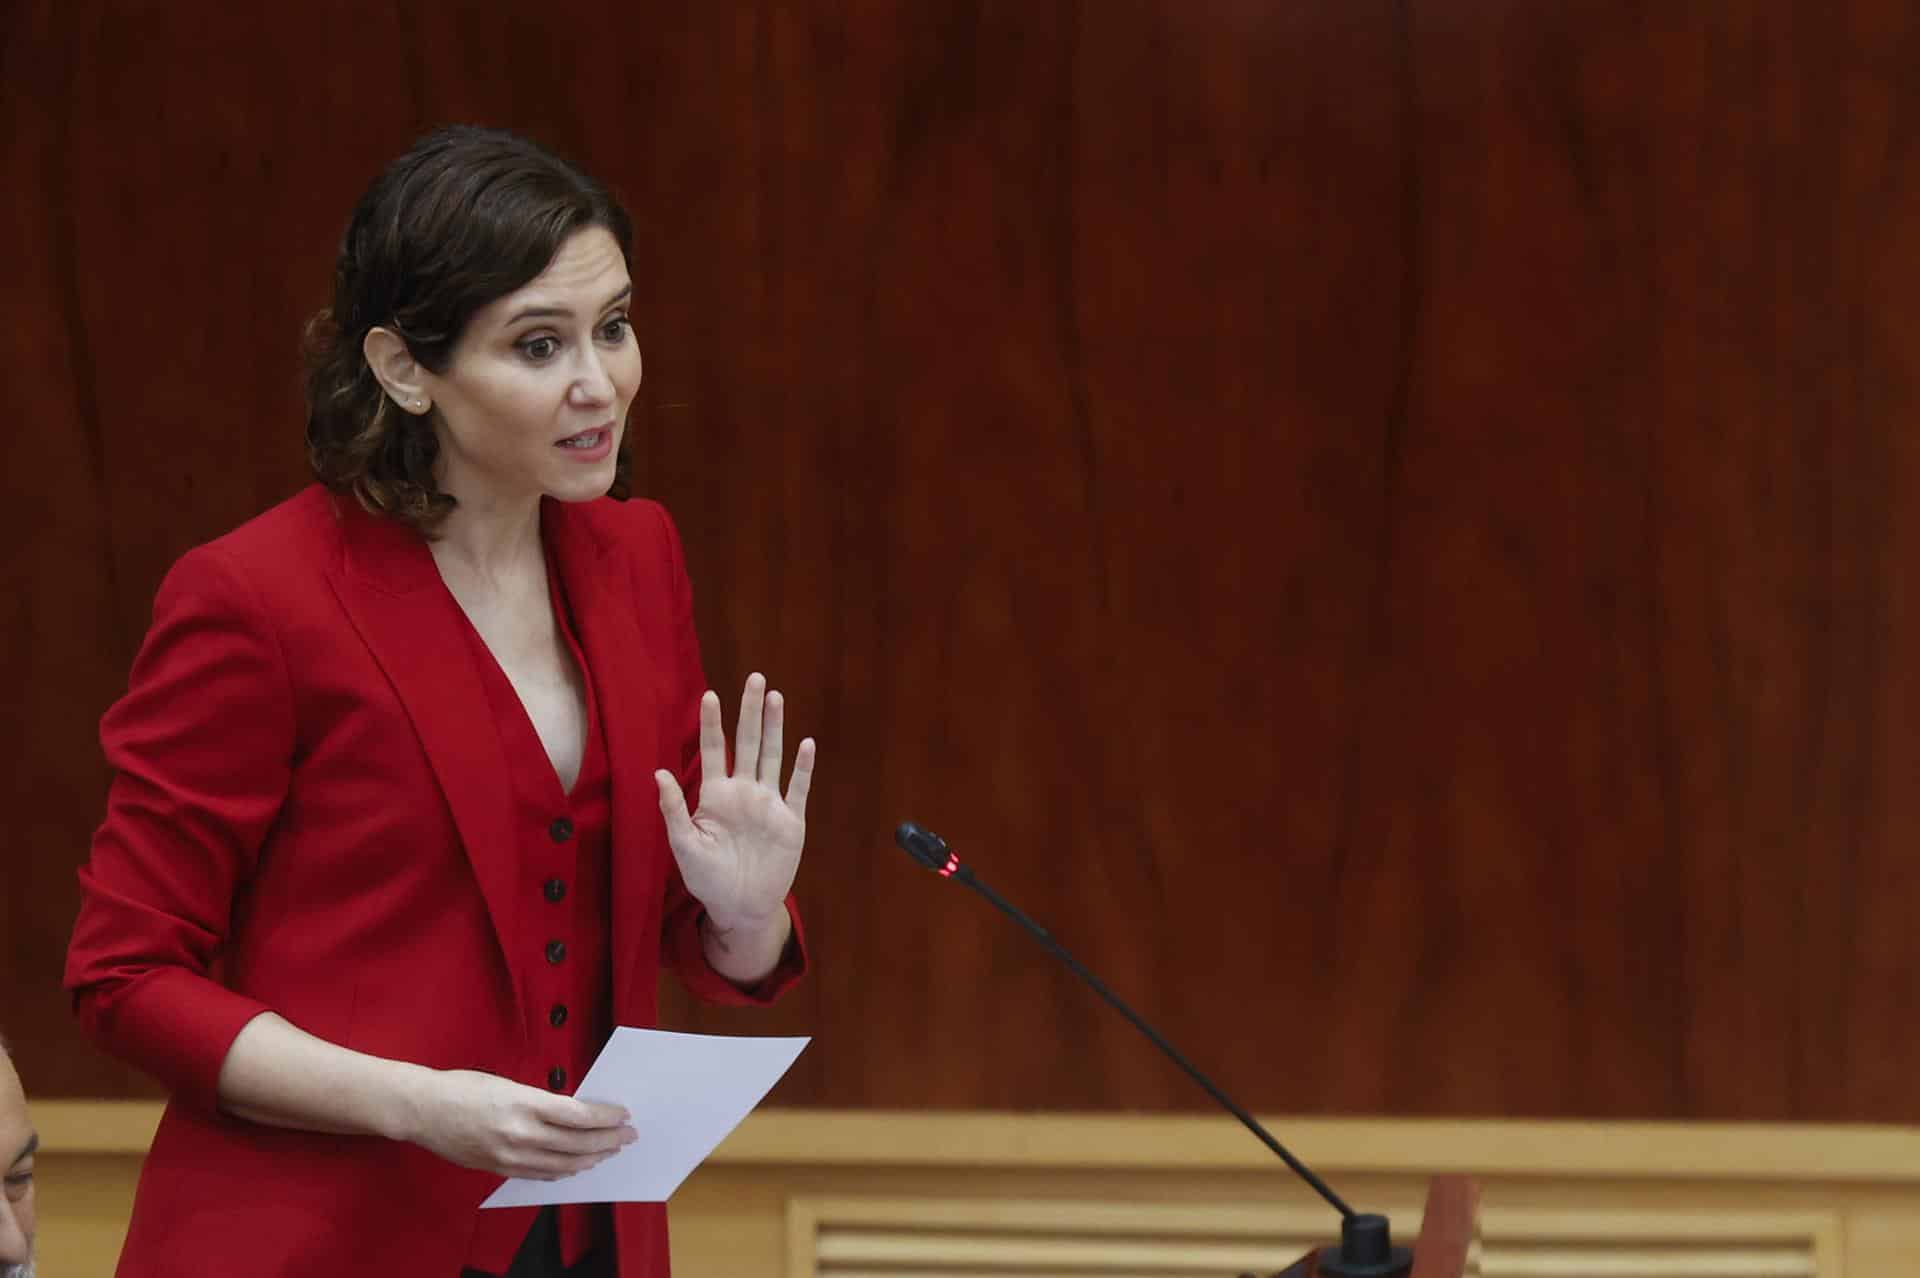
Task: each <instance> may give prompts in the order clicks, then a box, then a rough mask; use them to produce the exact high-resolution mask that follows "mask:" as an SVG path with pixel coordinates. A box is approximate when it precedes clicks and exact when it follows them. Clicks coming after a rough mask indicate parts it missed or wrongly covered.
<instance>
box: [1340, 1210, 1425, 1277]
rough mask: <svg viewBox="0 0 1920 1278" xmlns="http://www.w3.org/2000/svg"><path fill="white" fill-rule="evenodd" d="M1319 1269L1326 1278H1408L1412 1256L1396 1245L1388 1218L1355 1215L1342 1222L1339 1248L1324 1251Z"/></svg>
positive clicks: (1370, 1214) (1406, 1250)
mask: <svg viewBox="0 0 1920 1278" xmlns="http://www.w3.org/2000/svg"><path fill="white" fill-rule="evenodd" d="M1316 1269H1317V1271H1318V1273H1320V1274H1322V1275H1325V1278H1406V1275H1407V1274H1409V1273H1411V1272H1412V1271H1413V1253H1412V1252H1411V1251H1409V1250H1408V1249H1407V1248H1405V1247H1396V1246H1394V1245H1393V1237H1392V1233H1391V1231H1390V1228H1389V1226H1388V1224H1387V1218H1386V1217H1385V1216H1380V1215H1375V1214H1373V1213H1371V1212H1366V1213H1356V1214H1354V1215H1351V1216H1348V1217H1347V1218H1346V1219H1344V1220H1342V1221H1341V1222H1340V1245H1339V1246H1338V1247H1329V1248H1327V1249H1326V1250H1325V1251H1322V1252H1321V1253H1320V1263H1319V1264H1318V1265H1317V1266H1316Z"/></svg>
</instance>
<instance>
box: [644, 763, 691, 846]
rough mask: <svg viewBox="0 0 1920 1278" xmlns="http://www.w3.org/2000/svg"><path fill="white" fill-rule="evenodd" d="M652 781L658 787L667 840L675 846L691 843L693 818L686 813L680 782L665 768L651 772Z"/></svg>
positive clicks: (685, 800)
mask: <svg viewBox="0 0 1920 1278" xmlns="http://www.w3.org/2000/svg"><path fill="white" fill-rule="evenodd" d="M653 783H654V784H655V785H656V786H658V787H659V788H660V815H661V816H662V817H665V818H666V822H667V842H668V843H669V844H671V845H672V846H674V847H676V848H683V847H687V846H689V845H691V844H692V843H693V841H694V839H695V833H694V829H693V818H692V817H691V816H689V815H688V814H687V796H686V795H685V794H684V793H682V792H681V790H680V783H679V782H678V781H677V780H675V779H674V776H673V773H671V772H669V771H667V770H666V769H665V768H661V769H660V770H659V771H657V772H655V773H654V774H653Z"/></svg>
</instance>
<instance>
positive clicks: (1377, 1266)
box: [893, 821, 1413, 1278]
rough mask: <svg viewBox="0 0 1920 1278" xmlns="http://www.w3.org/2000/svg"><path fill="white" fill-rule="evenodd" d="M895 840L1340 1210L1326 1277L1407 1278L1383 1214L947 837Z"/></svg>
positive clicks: (915, 832)
mask: <svg viewBox="0 0 1920 1278" xmlns="http://www.w3.org/2000/svg"><path fill="white" fill-rule="evenodd" d="M893 837H894V841H895V842H896V843H898V844H899V845H900V846H901V848H902V849H904V850H905V851H906V853H907V855H908V856H910V857H912V858H913V859H914V860H915V861H918V862H919V863H920V864H921V865H923V866H925V867H926V868H927V869H929V870H932V871H933V872H934V873H935V874H937V875H939V876H940V877H941V878H943V879H952V880H954V881H955V882H958V883H963V884H965V885H966V886H967V887H969V888H972V889H973V890H974V891H975V892H977V893H979V894H980V895H981V896H982V897H984V898H986V900H987V902H988V904H990V905H992V906H993V907H994V908H995V909H997V910H999V911H1000V912H1001V913H1002V914H1005V915H1006V916H1007V917H1008V918H1010V919H1012V920H1013V921H1014V922H1015V923H1018V924H1019V925H1020V926H1021V928H1023V929H1024V930H1025V931H1026V932H1027V933H1028V934H1029V935H1030V936H1032V937H1033V938H1034V939H1035V940H1036V941H1038V942H1039V943H1040V944H1041V945H1042V946H1043V947H1044V948H1045V949H1046V950H1047V952H1048V953H1050V954H1052V955H1053V956H1054V957H1055V958H1057V959H1059V960H1060V961H1061V962H1062V963H1064V964H1066V965H1067V967H1068V969H1070V970H1071V971H1072V972H1073V974H1074V975H1075V976H1078V977H1079V978H1080V979H1081V980H1083V981H1085V982H1086V983H1087V984H1088V985H1089V986H1091V987H1092V989H1093V992H1094V993H1095V994H1098V995H1099V996H1100V997H1101V998H1102V999H1103V1000H1105V1002H1106V1003H1107V1005H1108V1006H1109V1007H1111V1008H1113V1010H1114V1011H1116V1012H1118V1013H1120V1015H1122V1016H1124V1017H1126V1018H1127V1020H1128V1022H1129V1023H1131V1024H1132V1025H1133V1027H1134V1028H1135V1029H1137V1030H1139V1031H1140V1032H1141V1033H1142V1034H1144V1035H1146V1037H1147V1040H1148V1041H1149V1042H1151V1043H1152V1044H1153V1045H1154V1046H1155V1047H1157V1048H1159V1049H1160V1050H1161V1052H1163V1053H1164V1054H1165V1055H1166V1056H1167V1058H1168V1059H1169V1060H1171V1061H1172V1062H1173V1063H1174V1064H1175V1065H1178V1066H1179V1067H1180V1068H1181V1069H1182V1070H1184V1071H1185V1072H1186V1074H1187V1076H1188V1077H1189V1078H1191V1079H1193V1081H1194V1082H1196V1083H1198V1084H1200V1086H1201V1087H1202V1088H1203V1089H1205V1091H1206V1093H1207V1095H1209V1096H1211V1097H1213V1099H1214V1100H1215V1101H1217V1102H1218V1103H1219V1104H1220V1105H1221V1107H1222V1108H1224V1109H1225V1110H1226V1111H1227V1112H1228V1113H1229V1114H1232V1115H1233V1116H1234V1117H1235V1118H1237V1119H1239V1120H1240V1124H1241V1126H1243V1127H1245V1128H1246V1129H1247V1130H1248V1131H1250V1132H1252V1133H1253V1134H1254V1136H1255V1137H1257V1138H1258V1139H1259V1141H1260V1143H1261V1144H1263V1145H1265V1146H1266V1147H1267V1148H1268V1149H1270V1150H1272V1151H1273V1152H1274V1153H1275V1154H1278V1155H1279V1156H1280V1160H1281V1161H1282V1162H1284V1163H1285V1164H1286V1165H1287V1166H1288V1167H1289V1168H1290V1169H1291V1170H1292V1171H1293V1173H1294V1175H1296V1176H1298V1177H1299V1178H1300V1179H1301V1180H1303V1181H1305V1182H1306V1183H1307V1185H1308V1186H1309V1187H1310V1188H1311V1189H1312V1190H1313V1191H1314V1192H1315V1193H1316V1194H1318V1195H1320V1197H1321V1198H1323V1199H1325V1200H1326V1201H1327V1203H1328V1204H1330V1205H1331V1206H1332V1207H1333V1209H1334V1210H1335V1211H1337V1212H1339V1213H1340V1245H1339V1246H1338V1247H1328V1248H1326V1249H1325V1250H1324V1251H1322V1252H1321V1253H1320V1255H1319V1257H1318V1262H1319V1263H1318V1271H1319V1273H1321V1274H1324V1275H1327V1278H1405V1275H1407V1274H1408V1273H1409V1272H1410V1271H1411V1270H1412V1268H1413V1253H1412V1252H1411V1251H1410V1250H1408V1249H1407V1248H1405V1247H1396V1246H1394V1245H1393V1240H1392V1230H1391V1228H1390V1226H1389V1224H1388V1222H1387V1218H1386V1217H1385V1216H1384V1215H1380V1214H1378V1213H1373V1212H1356V1211H1355V1210H1354V1209H1353V1208H1352V1207H1349V1206H1348V1205H1347V1204H1346V1202H1345V1201H1344V1200H1342V1199H1341V1197H1340V1196H1339V1195H1338V1194H1336V1193H1334V1192H1333V1190H1332V1188H1331V1187H1330V1186H1328V1184H1327V1183H1326V1182H1325V1181H1324V1180H1322V1179H1320V1177H1319V1176H1318V1175H1316V1174H1315V1173H1314V1171H1313V1169H1312V1168H1310V1167H1308V1166H1307V1165H1306V1164H1305V1163H1303V1162H1301V1161H1300V1160H1299V1159H1298V1158H1296V1157H1294V1156H1293V1154H1292V1153H1291V1152H1289V1151H1288V1149H1287V1147H1286V1146H1284V1145H1282V1144H1281V1143H1280V1142H1279V1141H1277V1140H1275V1139H1274V1138H1273V1134H1272V1133H1271V1132H1269V1131H1268V1130H1267V1129H1266V1128H1265V1127H1262V1126H1261V1125H1260V1123H1259V1121H1258V1120H1257V1119H1255V1118H1254V1117H1253V1115H1252V1114H1249V1113H1248V1112H1247V1111H1246V1110H1245V1109H1243V1108H1241V1106H1240V1105H1239V1104H1238V1103H1236V1102H1235V1101H1234V1099H1233V1098H1232V1097H1230V1096H1228V1095H1227V1094H1226V1093H1225V1092H1223V1091H1221V1090H1220V1088H1219V1087H1218V1086H1217V1085H1216V1084H1215V1083H1214V1081H1213V1080H1212V1079H1210V1078H1208V1077H1207V1076H1206V1075H1205V1074H1203V1073H1201V1071H1200V1069H1199V1067H1198V1066H1196V1065H1194V1064H1193V1062H1191V1061H1189V1060H1188V1059H1187V1058H1186V1057H1185V1056H1184V1055H1182V1054H1181V1052H1180V1050H1179V1049H1178V1048H1176V1047H1174V1045H1173V1044H1172V1043H1169V1042H1168V1041H1167V1040H1166V1039H1165V1038H1164V1037H1162V1036H1161V1034H1160V1032H1159V1031H1158V1030H1156V1029H1154V1028H1153V1026H1151V1025H1149V1024H1147V1022H1146V1021H1145V1020H1144V1019H1142V1018H1141V1016H1140V1014H1139V1013H1138V1012H1135V1011H1134V1010H1133V1009H1132V1008H1131V1007H1128V1006H1127V1005H1126V1003H1124V1002H1123V1001H1121V999H1120V996H1119V995H1117V994H1115V993H1114V992H1113V991H1112V990H1110V989H1108V988H1107V985H1106V983H1105V982H1104V981H1102V980H1101V979H1100V978H1099V977H1097V976H1095V975H1094V974H1093V973H1092V972H1090V971H1088V970H1087V969H1086V967H1085V966H1084V965H1082V964H1081V962H1080V960H1078V959H1076V958H1074V957H1073V955H1071V954H1069V953H1068V952H1067V951H1066V948H1065V947H1064V946H1062V945H1061V944H1060V943H1059V942H1058V941H1056V940H1054V939H1053V935H1052V933H1050V932H1048V931H1047V930H1046V929H1045V928H1043V927H1041V926H1040V925H1039V924H1038V923H1035V922H1034V921H1033V920H1032V919H1030V918H1028V917H1027V916H1026V915H1025V914H1024V913H1022V912H1021V911H1020V909H1019V908H1018V907H1016V906H1015V905H1014V904H1013V903H1012V902H1010V901H1008V900H1007V899H1006V898H1005V897H1003V896H1001V895H1000V894H999V893H998V892H996V891H994V890H993V889H992V888H990V887H988V886H987V884H986V883H985V882H983V881H982V880H981V879H980V878H979V877H978V876H977V875H975V874H974V872H973V871H972V870H971V869H969V868H968V867H967V866H965V865H962V864H961V863H960V858H959V857H958V856H957V855H955V853H954V852H953V849H951V848H950V847H948V846H947V841H946V840H945V839H943V838H941V837H940V836H939V835H937V834H935V833H933V831H931V830H928V829H925V828H923V827H921V826H919V825H916V824H915V823H914V822H912V821H903V822H901V823H900V825H899V827H898V828H897V829H895V830H894V833H893ZM1273 1278H1286V1275H1285V1274H1275V1275H1273Z"/></svg>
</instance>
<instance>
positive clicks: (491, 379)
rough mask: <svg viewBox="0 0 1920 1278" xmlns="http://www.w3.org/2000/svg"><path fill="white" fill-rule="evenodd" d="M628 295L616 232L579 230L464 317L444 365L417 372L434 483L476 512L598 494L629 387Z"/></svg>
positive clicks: (635, 378)
mask: <svg viewBox="0 0 1920 1278" xmlns="http://www.w3.org/2000/svg"><path fill="white" fill-rule="evenodd" d="M632 296H633V282H632V280H631V279H629V278H628V276H627V264H626V261H625V259H624V258H623V257H622V256H621V253H620V244H619V241H617V240H615V239H614V238H613V236H612V235H611V234H610V233H609V232H607V231H605V230H603V229H601V228H599V227H590V228H588V229H586V230H582V231H577V232H575V233H574V234H573V235H572V236H570V237H568V239H567V240H566V242H565V243H563V244H562V245H561V246H560V251H559V252H558V253H556V254H555V255H554V259H553V261H552V262H550V263H548V265H547V269H546V270H545V271H543V272H541V273H540V275H539V276H538V278H536V279H534V280H533V281H532V282H531V283H529V284H527V285H526V286H525V287H524V288H520V289H517V290H515V291H514V292H512V293H509V294H507V295H506V296H505V297H501V298H497V299H495V300H494V301H493V302H491V303H489V304H488V305H486V306H484V307H482V308H481V309H480V310H479V311H478V312H476V313H475V314H474V316H473V318H472V320H471V321H469V322H468V324H467V328H466V331H465V332H464V333H463V334H462V335H461V338H460V341H459V343H458V344H457V345H456V346H455V347H454V352H453V360H452V363H451V364H449V365H448V367H447V370H446V372H444V373H441V374H432V373H425V372H423V373H422V384H423V386H424V388H425V389H426V391H427V392H428V394H429V395H430V396H431V399H432V404H433V419H434V429H435V431H436V433H437V434H438V435H439V438H440V460H439V472H438V475H437V479H438V482H439V484H440V488H441V491H443V492H447V493H451V494H452V495H453V496H454V497H455V498H457V499H458V500H459V501H460V504H461V505H462V506H463V507H467V508H478V509H486V508H493V509H510V508H511V507H513V506H516V505H519V504H522V503H527V502H533V501H537V499H538V498H540V497H541V496H548V497H555V498H558V499H559V500H561V501H589V500H592V499H593V498H595V497H599V496H602V495H603V494H605V493H606V491H607V489H608V487H609V486H610V485H612V483H613V477H614V464H615V453H616V451H617V450H618V449H619V447H620V440H621V437H622V435H623V434H624V432H625V430H626V423H627V409H628V407H629V406H630V405H631V404H632V403H633V397H634V395H635V394H636V393H637V392H638V391H639V389H640V346H639V342H638V341H637V340H636V339H635V337H634V334H633V328H632V325H631V324H629V323H628V321H627V307H628V303H629V302H630V300H631V298H632Z"/></svg>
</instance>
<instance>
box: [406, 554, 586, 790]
mask: <svg viewBox="0 0 1920 1278" xmlns="http://www.w3.org/2000/svg"><path fill="white" fill-rule="evenodd" d="M542 553H543V555H544V557H545V566H546V576H547V606H548V607H549V608H551V609H552V610H553V613H552V615H553V623H554V626H555V627H556V628H557V629H558V630H559V631H560V640H561V643H560V651H561V656H562V658H563V659H564V660H566V661H568V662H570V663H571V664H572V666H573V673H574V674H575V675H577V676H578V678H579V681H580V685H579V696H580V710H581V725H580V763H579V767H578V769H577V770H576V771H575V772H574V776H573V783H572V784H571V785H569V784H568V783H567V782H566V781H565V780H564V779H563V778H562V777H561V775H560V769H559V768H558V767H557V766H556V765H555V764H554V761H553V755H552V753H551V752H549V751H548V749H547V743H546V742H545V741H544V740H542V739H541V736H540V728H539V726H538V725H537V724H535V723H534V721H533V715H532V713H531V712H529V711H528V709H527V703H526V700H525V698H523V697H522V696H521V695H520V689H519V688H518V687H517V686H516V685H515V684H514V682H513V678H512V676H510V675H508V674H507V670H506V667H505V666H503V665H501V664H500V658H499V657H497V656H495V655H494V651H493V647H492V645H490V644H489V643H488V642H487V637H486V636H485V635H483V634H481V633H480V627H479V626H477V625H475V624H474V622H473V618H472V617H471V616H470V615H468V613H467V610H466V608H465V607H464V606H463V605H462V604H461V602H460V597H459V596H458V595H456V594H454V593H453V588H452V587H451V586H449V585H447V581H446V578H445V576H443V575H441V573H440V571H439V565H438V564H437V563H436V564H435V565H434V575H435V576H436V577H438V578H439V581H440V588H441V590H442V591H443V592H444V593H445V595H446V597H447V602H448V603H450V604H452V605H453V610H454V611H455V612H456V613H457V614H459V617H460V624H461V626H462V627H463V628H464V629H465V631H466V634H467V639H468V641H469V642H470V643H471V644H472V645H473V646H474V647H475V648H476V649H477V657H478V659H480V660H484V661H485V662H486V663H487V666H488V668H489V669H491V670H492V672H493V674H494V675H495V676H496V677H498V679H499V680H500V683H501V684H502V685H504V687H505V688H506V690H507V692H508V693H509V694H510V700H511V701H512V705H513V713H514V715H515V716H516V720H515V722H516V724H517V726H518V727H519V728H521V729H523V730H525V732H526V734H527V737H528V739H529V740H531V741H532V742H533V746H534V749H535V750H536V751H537V752H538V753H539V755H540V759H541V761H542V762H543V763H544V764H545V765H546V766H545V768H543V769H542V772H543V774H544V776H545V778H546V779H547V780H548V781H549V782H550V783H551V788H552V791H553V792H554V793H556V794H558V795H559V796H560V798H561V801H562V802H564V803H566V804H569V805H571V804H572V803H573V802H574V801H575V799H576V798H577V797H578V794H579V790H580V783H581V781H582V780H584V779H585V778H586V775H587V764H588V763H589V762H590V760H589V759H588V757H587V756H588V754H589V753H590V752H591V751H592V749H593V742H594V716H595V714H596V713H597V708H596V707H595V705H594V700H593V680H592V679H590V678H588V677H587V662H586V653H585V652H584V651H583V650H582V649H581V647H580V642H579V639H578V638H577V637H576V636H575V634H574V628H573V626H572V624H571V623H570V620H569V617H568V612H567V601H566V596H565V594H564V593H563V592H562V591H561V588H560V577H559V572H558V565H556V564H555V563H554V561H553V552H552V550H551V549H546V548H544V547H543V550H542Z"/></svg>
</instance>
